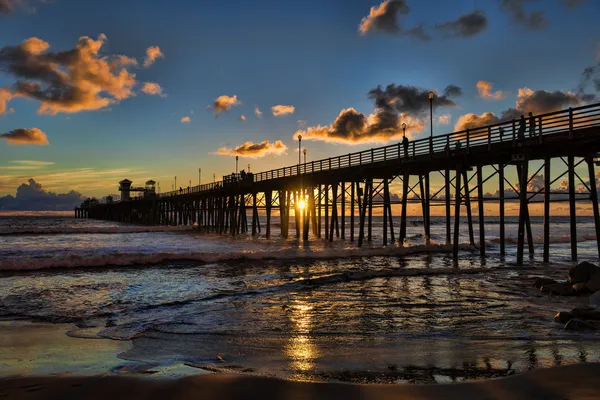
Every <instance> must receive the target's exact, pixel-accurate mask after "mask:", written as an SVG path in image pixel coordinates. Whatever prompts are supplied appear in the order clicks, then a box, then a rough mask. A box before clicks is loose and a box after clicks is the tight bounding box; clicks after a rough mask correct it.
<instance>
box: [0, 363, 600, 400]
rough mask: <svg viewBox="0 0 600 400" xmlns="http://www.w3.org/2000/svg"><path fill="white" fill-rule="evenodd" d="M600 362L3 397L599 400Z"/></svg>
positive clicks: (69, 388) (40, 385) (27, 384)
mask: <svg viewBox="0 0 600 400" xmlns="http://www.w3.org/2000/svg"><path fill="white" fill-rule="evenodd" d="M598 376H600V364H578V365H570V366H565V367H559V368H552V369H542V370H536V371H532V372H528V373H525V374H521V375H516V376H513V377H510V378H503V379H497V380H487V381H481V382H474V383H461V384H450V385H424V386H392V385H348V384H337V383H303V382H292V381H285V380H279V379H273V378H261V377H250V376H243V375H225V374H210V375H202V376H195V377H186V378H180V379H149V378H138V377H136V378H133V377H122V376H105V377H103V376H93V377H31V378H8V379H2V380H0V398H3V399H50V398H60V399H99V400H100V399H102V400H105V399H120V398H131V399H133V398H135V399H167V398H168V399H191V398H202V399H261V400H267V399H344V400H352V399H481V400H483V399H511V400H514V399H528V400H531V399H545V400H552V399H570V400H577V399H598V398H600V379H598Z"/></svg>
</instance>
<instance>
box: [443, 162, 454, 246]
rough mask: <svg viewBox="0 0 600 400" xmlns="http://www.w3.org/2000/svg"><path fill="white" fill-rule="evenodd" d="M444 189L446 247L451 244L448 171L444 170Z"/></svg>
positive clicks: (447, 169)
mask: <svg viewBox="0 0 600 400" xmlns="http://www.w3.org/2000/svg"><path fill="white" fill-rule="evenodd" d="M444 181H445V182H444V188H445V191H446V193H445V203H446V245H448V246H449V245H450V244H451V243H452V233H451V228H450V169H449V168H446V173H445V176H444Z"/></svg>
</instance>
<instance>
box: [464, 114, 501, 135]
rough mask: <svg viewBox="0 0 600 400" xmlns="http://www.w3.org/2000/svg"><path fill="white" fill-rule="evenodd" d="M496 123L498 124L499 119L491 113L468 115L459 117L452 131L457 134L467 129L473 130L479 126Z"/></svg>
mask: <svg viewBox="0 0 600 400" xmlns="http://www.w3.org/2000/svg"><path fill="white" fill-rule="evenodd" d="M498 122H500V118H498V117H497V116H496V115H495V114H494V113H492V112H486V113H483V114H481V115H477V114H472V113H470V114H466V115H463V116H461V117H460V118H459V119H458V121H456V125H455V126H454V131H455V132H459V131H464V130H467V129H475V128H478V127H480V126H486V125H492V124H496V123H498Z"/></svg>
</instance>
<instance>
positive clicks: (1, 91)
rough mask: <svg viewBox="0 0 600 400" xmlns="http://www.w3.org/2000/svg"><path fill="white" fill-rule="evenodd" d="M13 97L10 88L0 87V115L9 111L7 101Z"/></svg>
mask: <svg viewBox="0 0 600 400" xmlns="http://www.w3.org/2000/svg"><path fill="white" fill-rule="evenodd" d="M12 98H13V94H12V93H11V92H10V90H8V89H5V88H0V115H2V114H6V113H9V112H10V109H9V108H8V106H7V103H8V102H9V101H10V100H11V99H12Z"/></svg>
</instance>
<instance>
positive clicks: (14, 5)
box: [0, 0, 49, 15]
mask: <svg viewBox="0 0 600 400" xmlns="http://www.w3.org/2000/svg"><path fill="white" fill-rule="evenodd" d="M48 2H49V1H48V0H38V1H35V0H32V1H28V0H0V15H2V14H10V13H12V12H14V11H16V10H17V9H18V8H20V9H22V10H24V11H27V12H35V6H34V5H33V4H32V3H48Z"/></svg>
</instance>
